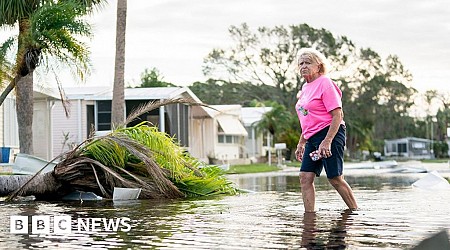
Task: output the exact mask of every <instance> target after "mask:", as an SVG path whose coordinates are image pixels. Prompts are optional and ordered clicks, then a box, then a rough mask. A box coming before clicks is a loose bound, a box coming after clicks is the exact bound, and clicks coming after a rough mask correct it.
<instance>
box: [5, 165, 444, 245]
mask: <svg viewBox="0 0 450 250" xmlns="http://www.w3.org/2000/svg"><path fill="white" fill-rule="evenodd" d="M423 175H424V174H397V175H386V174H383V175H377V174H372V175H370V176H364V175H358V176H347V177H346V179H347V181H348V182H349V183H350V185H351V186H352V187H353V189H354V193H355V196H356V198H357V200H358V203H359V205H360V207H361V209H360V210H358V211H354V212H348V211H347V210H345V204H344V203H343V202H342V201H341V199H340V197H338V195H337V193H336V192H335V191H334V190H333V188H332V187H331V186H330V185H329V184H328V182H327V180H326V179H325V178H323V177H320V178H316V189H317V195H316V199H317V200H316V202H317V204H316V208H317V209H318V211H317V212H316V213H306V214H305V213H304V212H303V205H302V203H301V196H300V192H299V184H298V174H297V173H294V172H290V173H289V172H277V173H268V174H248V175H232V176H230V179H231V180H232V181H233V182H235V183H236V184H237V185H238V186H239V187H240V188H242V189H245V190H248V191H249V192H248V193H244V194H240V195H236V196H224V197H214V198H208V199H188V200H169V201H167V200H165V201H148V200H145V201H131V202H121V203H117V202H112V201H97V202H92V201H89V202H88V201H84V202H82V203H80V202H38V201H20V202H14V203H10V202H3V201H2V202H0V247H1V248H2V249H24V248H27V249H41V248H44V249H45V248H48V249H141V248H150V249H154V248H158V249H409V248H411V247H413V246H415V245H416V244H417V243H418V242H420V241H421V240H423V239H425V238H427V237H429V236H430V235H432V234H434V233H437V232H439V231H441V230H442V229H446V230H447V232H450V231H449V229H450V191H433V192H430V191H424V190H418V189H414V188H412V187H411V184H412V183H413V182H414V181H416V180H418V179H419V178H420V177H421V176H423ZM12 215H21V216H27V217H28V218H29V220H30V228H29V229H28V233H24V234H15V233H11V232H10V220H11V217H10V216H12ZM36 215H46V216H50V218H51V219H50V222H54V221H55V219H54V218H55V217H54V216H61V215H62V216H64V215H65V216H71V217H70V219H71V223H72V231H71V233H59V234H57V233H54V232H53V231H50V233H39V234H33V233H32V231H31V230H32V229H31V226H32V225H31V224H32V223H31V220H32V218H33V217H34V216H36ZM93 218H106V219H107V220H116V221H117V220H119V221H120V220H122V222H125V223H124V224H120V225H119V226H118V227H117V228H115V229H114V230H111V228H110V230H109V231H105V230H104V229H102V228H103V224H102V223H100V224H97V227H94V230H97V231H93V230H92V227H91V228H90V229H88V230H83V229H86V228H81V230H80V231H78V229H77V226H79V225H78V224H77V223H78V222H77V220H78V219H81V220H83V219H84V220H85V221H86V220H89V219H93ZM127 225H128V226H130V227H127ZM91 226H92V224H91Z"/></svg>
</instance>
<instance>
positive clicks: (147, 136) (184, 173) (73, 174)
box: [0, 99, 237, 200]
mask: <svg viewBox="0 0 450 250" xmlns="http://www.w3.org/2000/svg"><path fill="white" fill-rule="evenodd" d="M180 102H183V103H186V104H195V105H198V103H195V102H192V101H187V100H177V99H175V100H166V101H163V102H157V103H148V104H147V105H146V106H144V107H142V108H140V109H138V110H136V111H135V112H133V114H131V115H130V116H129V117H128V118H127V120H126V121H125V122H131V121H132V120H134V119H135V118H137V117H139V115H141V114H142V113H145V112H148V111H150V110H153V109H155V108H158V107H160V106H162V105H168V104H174V103H180ZM200 105H201V104H200ZM119 127H120V128H118V129H116V130H114V131H112V132H111V133H110V134H108V135H106V136H102V137H91V138H88V139H87V140H86V141H84V142H83V143H81V144H80V145H78V146H77V147H76V148H75V149H73V150H71V151H69V152H66V153H65V154H64V155H63V157H62V160H61V161H60V162H59V163H58V164H57V165H56V167H55V168H54V170H53V171H52V172H50V173H46V174H39V173H37V174H36V175H35V176H34V177H30V176H0V196H5V195H10V198H14V197H15V196H16V195H35V196H36V197H37V198H39V199H53V200H55V199H58V198H60V197H61V196H63V195H65V194H68V193H70V192H72V191H74V190H78V191H88V192H94V193H97V194H99V195H102V196H103V197H107V198H110V197H112V193H113V190H114V187H130V188H141V189H142V192H141V195H140V198H179V197H197V196H209V195H215V194H235V193H236V191H237V190H236V188H235V187H234V186H233V183H231V182H230V181H228V180H227V179H226V178H225V177H224V176H223V172H222V170H221V169H220V168H219V167H217V166H204V164H203V163H202V162H200V161H198V160H197V159H195V158H193V157H192V156H190V155H189V154H188V153H186V152H184V150H183V148H182V147H181V146H180V145H179V144H177V143H176V142H175V141H174V138H172V137H170V136H168V135H167V134H166V133H164V132H160V131H158V128H157V127H150V126H148V125H147V123H146V122H143V123H141V124H138V125H136V126H134V127H126V126H125V125H124V124H119ZM19 187H20V188H19ZM14 190H15V191H14Z"/></svg>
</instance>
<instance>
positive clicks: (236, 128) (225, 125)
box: [216, 115, 248, 136]
mask: <svg viewBox="0 0 450 250" xmlns="http://www.w3.org/2000/svg"><path fill="white" fill-rule="evenodd" d="M216 118H217V121H218V122H219V125H220V127H221V128H222V129H223V132H224V133H225V134H227V135H242V136H248V133H247V130H246V129H245V128H244V126H243V125H242V123H241V121H240V120H239V119H238V118H237V117H235V116H229V115H227V116H224V115H220V116H217V117H216Z"/></svg>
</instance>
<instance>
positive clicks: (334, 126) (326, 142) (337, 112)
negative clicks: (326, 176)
mask: <svg viewBox="0 0 450 250" xmlns="http://www.w3.org/2000/svg"><path fill="white" fill-rule="evenodd" d="M330 113H331V116H332V117H333V119H332V120H331V124H330V128H329V129H328V132H327V135H326V136H325V139H323V141H322V142H321V143H320V145H319V149H318V150H319V154H320V155H321V156H322V157H329V156H331V142H332V141H333V138H334V137H335V136H336V134H337V132H338V130H339V126H340V125H341V122H342V119H343V116H344V114H343V112H342V109H341V108H336V109H333V110H332V111H330Z"/></svg>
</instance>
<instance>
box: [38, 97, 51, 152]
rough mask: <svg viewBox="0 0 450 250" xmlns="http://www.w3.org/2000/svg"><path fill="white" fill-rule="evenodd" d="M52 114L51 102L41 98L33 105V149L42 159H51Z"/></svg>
mask: <svg viewBox="0 0 450 250" xmlns="http://www.w3.org/2000/svg"><path fill="white" fill-rule="evenodd" d="M50 119H51V116H50V102H48V101H47V100H40V101H35V102H34V107H33V151H34V155H35V156H37V157H40V158H42V159H46V160H51V159H52V158H53V155H52V151H51V127H52V126H51V120H50Z"/></svg>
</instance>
